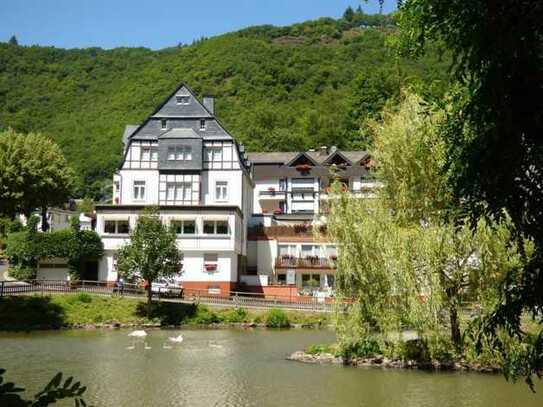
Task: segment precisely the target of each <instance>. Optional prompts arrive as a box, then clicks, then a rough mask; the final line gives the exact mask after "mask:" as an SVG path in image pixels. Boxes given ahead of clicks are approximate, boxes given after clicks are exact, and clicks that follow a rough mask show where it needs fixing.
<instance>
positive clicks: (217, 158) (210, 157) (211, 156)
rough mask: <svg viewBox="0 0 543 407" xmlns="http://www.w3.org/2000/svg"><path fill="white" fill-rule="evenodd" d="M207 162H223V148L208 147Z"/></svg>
mask: <svg viewBox="0 0 543 407" xmlns="http://www.w3.org/2000/svg"><path fill="white" fill-rule="evenodd" d="M206 150H207V152H206V154H207V157H206V158H207V161H209V162H213V163H218V162H221V161H222V155H223V154H222V150H223V148H222V146H209V147H206Z"/></svg>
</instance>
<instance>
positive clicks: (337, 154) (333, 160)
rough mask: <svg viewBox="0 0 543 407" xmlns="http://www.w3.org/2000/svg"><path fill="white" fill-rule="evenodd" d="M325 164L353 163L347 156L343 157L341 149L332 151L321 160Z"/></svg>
mask: <svg viewBox="0 0 543 407" xmlns="http://www.w3.org/2000/svg"><path fill="white" fill-rule="evenodd" d="M323 164H325V165H352V164H353V163H352V162H351V160H349V159H348V158H347V157H345V156H344V155H343V154H342V153H341V151H338V150H336V151H334V152H333V153H332V154H330V155H329V156H328V158H327V159H326V160H324V161H323Z"/></svg>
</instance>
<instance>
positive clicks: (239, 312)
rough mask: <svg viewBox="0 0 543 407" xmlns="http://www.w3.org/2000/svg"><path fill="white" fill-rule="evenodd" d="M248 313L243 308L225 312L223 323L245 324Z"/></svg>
mask: <svg viewBox="0 0 543 407" xmlns="http://www.w3.org/2000/svg"><path fill="white" fill-rule="evenodd" d="M248 315H249V313H248V312H247V310H246V309H245V308H236V309H233V310H229V311H227V312H225V313H224V314H223V315H222V317H223V319H224V322H230V323H240V322H246V321H247V317H248Z"/></svg>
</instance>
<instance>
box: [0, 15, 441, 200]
mask: <svg viewBox="0 0 543 407" xmlns="http://www.w3.org/2000/svg"><path fill="white" fill-rule="evenodd" d="M395 38H396V29H395V27H394V19H393V17H392V16H366V15H364V14H363V13H361V12H359V11H358V12H354V13H345V15H344V18H341V19H337V20H334V19H330V18H324V19H320V20H316V21H309V22H305V23H301V24H295V25H293V26H289V27H273V26H259V27H251V28H247V29H244V30H241V31H239V32H235V33H229V34H225V35H221V36H217V37H213V38H210V39H202V40H200V41H197V42H195V43H194V44H192V45H190V46H186V45H179V46H177V47H173V48H168V49H163V50H159V51H152V50H149V49H145V48H117V49H113V50H102V49H99V48H89V49H71V50H66V49H58V48H53V47H40V46H32V47H23V46H18V45H15V44H8V43H0V126H1V127H4V128H7V127H13V128H14V129H15V130H17V131H21V132H30V131H35V132H41V133H43V134H47V135H49V136H51V137H52V138H53V139H54V140H56V141H57V142H58V143H59V144H60V146H61V147H62V149H63V151H64V153H65V155H66V157H67V158H68V160H69V162H70V163H71V164H72V165H73V167H74V168H75V170H76V172H77V174H78V176H79V179H78V182H77V185H78V195H81V196H83V195H88V196H93V197H95V198H98V197H99V196H100V195H101V191H103V186H104V182H105V181H106V180H109V179H111V175H112V173H113V171H114V169H115V167H116V165H117V164H118V162H119V159H120V157H121V155H120V152H121V135H122V131H123V128H124V126H125V124H129V123H130V124H137V123H139V122H141V121H142V120H143V119H144V118H145V117H146V116H147V115H148V114H149V113H150V112H151V111H152V110H153V108H154V107H155V106H156V105H157V104H158V103H159V102H161V101H162V99H163V98H164V97H165V96H167V95H168V94H169V93H170V92H171V91H172V89H173V88H174V87H175V86H176V85H177V84H178V83H180V82H182V81H184V82H186V83H188V84H189V85H190V86H191V87H192V88H193V89H194V90H195V91H196V92H197V93H199V94H202V93H205V94H211V95H214V96H216V97H217V100H216V113H217V115H218V117H219V118H220V119H221V120H222V121H223V123H224V124H225V125H226V127H227V128H228V129H229V130H230V131H231V133H232V134H233V135H234V136H235V137H236V138H237V139H238V140H239V141H240V142H242V143H244V144H245V145H246V146H247V147H248V149H249V150H251V151H265V150H281V149H288V150H293V149H305V148H312V147H317V146H319V145H322V144H328V145H330V144H335V145H338V146H340V147H342V148H348V149H352V148H363V147H366V145H367V143H368V139H367V136H366V133H365V132H364V130H362V131H360V130H359V129H360V127H361V126H362V128H363V124H364V122H365V121H366V120H367V119H368V118H372V117H375V116H376V115H377V114H378V112H379V111H380V110H381V108H382V107H383V105H384V104H385V103H386V102H387V100H390V103H394V102H395V101H396V100H397V97H398V94H399V89H400V88H401V87H404V86H416V87H417V89H419V90H421V91H423V92H425V93H427V94H430V95H434V96H439V95H440V94H441V93H442V92H443V90H444V89H445V87H446V85H447V79H448V78H447V72H446V69H445V66H446V65H447V61H446V59H447V56H446V55H447V54H446V53H445V54H444V53H443V52H441V51H440V50H439V49H438V48H437V47H434V49H433V50H431V52H429V53H428V54H427V55H426V56H424V57H423V58H422V59H419V60H417V61H414V60H408V59H403V58H398V57H397V56H396V52H395V51H394V48H393V44H394V41H395Z"/></svg>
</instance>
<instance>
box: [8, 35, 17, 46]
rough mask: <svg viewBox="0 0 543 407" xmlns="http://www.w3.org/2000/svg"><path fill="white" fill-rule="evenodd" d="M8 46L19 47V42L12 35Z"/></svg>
mask: <svg viewBox="0 0 543 407" xmlns="http://www.w3.org/2000/svg"><path fill="white" fill-rule="evenodd" d="M8 44H11V45H19V42H18V41H17V37H16V36H15V35H12V36H11V38H10V39H9V41H8Z"/></svg>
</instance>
